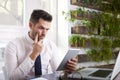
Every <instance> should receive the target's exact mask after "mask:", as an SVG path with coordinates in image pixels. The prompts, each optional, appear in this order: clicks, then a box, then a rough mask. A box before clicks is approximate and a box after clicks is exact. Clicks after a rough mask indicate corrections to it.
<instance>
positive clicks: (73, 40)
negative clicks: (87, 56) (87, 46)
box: [69, 35, 80, 48]
mask: <svg viewBox="0 0 120 80" xmlns="http://www.w3.org/2000/svg"><path fill="white" fill-rule="evenodd" d="M69 44H70V45H71V46H72V47H76V48H77V47H80V36H79V35H71V36H70V37H69Z"/></svg>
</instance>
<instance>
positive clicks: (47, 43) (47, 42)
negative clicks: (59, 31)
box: [44, 39, 57, 49]
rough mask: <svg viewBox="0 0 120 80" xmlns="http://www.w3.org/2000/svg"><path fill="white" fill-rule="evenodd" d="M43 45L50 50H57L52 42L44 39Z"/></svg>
mask: <svg viewBox="0 0 120 80" xmlns="http://www.w3.org/2000/svg"><path fill="white" fill-rule="evenodd" d="M44 44H45V45H46V46H49V47H50V48H51V49H53V48H57V46H56V44H55V43H54V42H53V41H51V40H48V39H45V42H44Z"/></svg>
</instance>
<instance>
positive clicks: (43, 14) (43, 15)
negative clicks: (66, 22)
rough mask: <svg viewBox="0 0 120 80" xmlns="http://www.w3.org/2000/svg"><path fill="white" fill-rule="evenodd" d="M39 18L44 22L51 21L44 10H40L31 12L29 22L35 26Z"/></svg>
mask: <svg viewBox="0 0 120 80" xmlns="http://www.w3.org/2000/svg"><path fill="white" fill-rule="evenodd" d="M40 18H41V19H43V20H45V21H49V22H51V21H52V16H51V15H50V14H49V13H48V12H46V11H44V10H40V9H37V10H33V12H32V14H31V17H30V21H32V22H33V23H34V24H36V23H37V22H38V21H39V19H40Z"/></svg>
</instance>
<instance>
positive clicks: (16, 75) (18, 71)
mask: <svg viewBox="0 0 120 80" xmlns="http://www.w3.org/2000/svg"><path fill="white" fill-rule="evenodd" d="M33 65H34V62H33V61H32V60H31V59H30V58H29V57H27V58H26V59H25V60H24V61H23V62H22V63H21V64H20V65H19V66H17V67H16V68H13V67H14V65H8V66H7V71H8V76H9V79H10V80H19V79H25V76H27V73H28V72H30V70H31V69H32V67H33Z"/></svg>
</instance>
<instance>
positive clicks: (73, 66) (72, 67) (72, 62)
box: [66, 57, 78, 71]
mask: <svg viewBox="0 0 120 80" xmlns="http://www.w3.org/2000/svg"><path fill="white" fill-rule="evenodd" d="M77 63H78V57H74V58H72V59H71V60H69V61H68V62H67V64H66V69H67V70H68V71H75V70H76V67H77Z"/></svg>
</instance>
